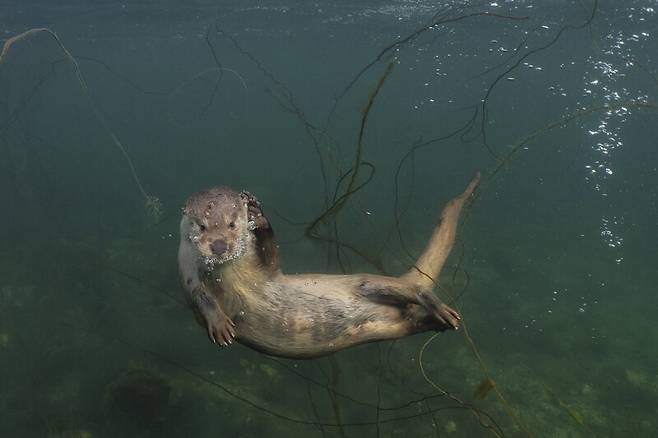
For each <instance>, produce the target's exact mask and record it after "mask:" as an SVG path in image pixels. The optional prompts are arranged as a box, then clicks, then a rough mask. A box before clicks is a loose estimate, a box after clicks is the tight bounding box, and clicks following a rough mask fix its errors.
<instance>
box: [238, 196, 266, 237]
mask: <svg viewBox="0 0 658 438" xmlns="http://www.w3.org/2000/svg"><path fill="white" fill-rule="evenodd" d="M240 197H241V198H242V199H243V200H244V201H246V203H247V215H248V220H249V222H253V224H254V229H267V228H271V227H270V222H269V221H268V220H267V218H266V217H265V216H264V215H263V209H262V208H261V205H260V201H259V200H258V198H256V197H255V196H254V195H252V194H251V193H249V192H248V191H246V190H243V191H242V192H241V193H240Z"/></svg>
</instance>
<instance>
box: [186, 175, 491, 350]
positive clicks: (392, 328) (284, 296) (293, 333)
mask: <svg viewBox="0 0 658 438" xmlns="http://www.w3.org/2000/svg"><path fill="white" fill-rule="evenodd" d="M478 182H479V174H478V175H476V177H475V178H473V180H472V181H471V183H470V184H469V185H468V187H467V188H466V190H465V191H464V193H462V194H461V195H460V196H458V197H456V198H454V199H453V200H452V201H450V202H449V203H448V204H447V205H446V207H445V208H444V209H443V211H442V214H441V222H440V223H439V225H437V227H436V229H435V230H434V233H433V235H432V237H431V239H430V241H429V243H428V245H427V247H426V249H425V251H424V252H423V254H422V255H421V256H420V258H419V259H418V261H417V263H416V265H415V266H414V267H413V268H412V269H411V270H410V271H409V272H407V273H406V274H404V275H402V276H400V277H387V276H381V275H372V274H352V275H326V274H302V275H285V274H283V273H282V272H281V270H280V268H279V261H278V253H277V249H276V244H275V241H274V234H273V232H272V228H271V226H270V224H269V221H267V218H266V217H265V216H264V215H263V214H262V209H261V206H260V203H259V202H258V200H257V199H256V198H255V197H254V196H253V195H251V194H249V193H247V192H242V193H238V192H236V191H234V190H232V189H230V188H227V187H218V188H213V189H210V190H208V191H205V192H201V193H197V194H194V195H192V196H191V197H190V198H189V199H188V201H187V203H186V205H185V208H184V210H183V213H184V214H183V218H182V221H181V249H180V250H179V267H180V271H181V281H182V284H183V286H184V287H186V278H184V277H185V275H189V273H190V272H194V269H197V272H198V274H199V281H200V282H201V286H199V287H197V288H196V289H194V291H191V290H190V289H191V288H190V287H189V285H188V286H187V287H186V289H188V292H190V296H193V297H194V299H191V300H190V301H191V302H192V304H193V307H194V308H195V312H196V314H197V319H198V320H199V321H200V322H201V323H202V324H204V325H206V326H207V328H208V332H209V335H210V336H211V339H212V340H213V341H215V342H218V343H220V344H225V343H230V342H231V340H232V339H233V338H235V339H236V340H237V341H239V342H240V343H243V344H245V345H247V346H249V347H251V348H254V349H256V350H258V351H261V352H264V353H267V354H270V355H274V356H280V357H288V358H298V359H299V358H313V357H319V356H323V355H327V354H330V353H332V352H335V351H338V350H341V349H344V348H347V347H350V346H354V345H358V344H363V343H366V342H373V341H379V340H385V339H397V338H401V337H404V336H407V335H411V334H414V333H419V332H424V331H428V330H446V329H454V328H457V326H458V323H459V315H458V314H457V312H455V311H454V310H452V309H450V308H449V307H448V306H446V305H445V304H443V303H442V302H441V301H440V300H439V299H438V297H437V296H436V295H435V294H434V292H433V288H434V286H435V283H434V281H435V279H436V278H437V277H438V274H439V272H440V271H441V268H442V266H443V264H444V263H445V260H446V258H447V256H448V254H449V253H450V250H451V249H452V246H453V244H454V239H455V233H456V228H457V223H458V218H459V213H460V211H461V208H462V205H463V203H464V202H465V201H466V200H467V199H468V198H469V196H470V195H471V194H472V193H473V190H474V189H475V187H476V186H477V184H478ZM231 223H233V224H234V226H233V228H231V227H229V226H228V224H231ZM200 224H202V225H200ZM200 226H201V227H202V228H203V231H201V229H200ZM217 240H220V241H222V242H224V241H226V243H227V245H226V251H225V252H223V253H222V254H221V256H219V257H218V256H217V255H216V254H214V253H213V252H212V249H211V247H212V242H214V241H217ZM220 248H222V249H223V248H224V246H220ZM188 253H189V254H188ZM192 253H193V254H194V263H195V264H194V268H192V267H190V266H187V265H189V264H190V263H193V262H192V261H191V258H192V257H190V254H192ZM180 254H182V256H181V255H180ZM190 276H191V275H190ZM188 283H189V282H188ZM199 289H200V290H202V292H203V293H206V294H208V297H207V298H203V296H202V298H201V299H200V298H199V295H198V290H199ZM195 294H196V295H195ZM208 302H210V303H211V304H209V305H207V303H208ZM222 314H223V315H225V316H226V319H224V318H223V317H222ZM217 315H219V317H217V318H215V316H217ZM227 321H228V322H227ZM229 322H230V323H231V324H229ZM227 333H228V334H227ZM218 334H219V335H218ZM221 334H223V336H224V337H222V335H221Z"/></svg>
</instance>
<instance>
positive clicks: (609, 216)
mask: <svg viewBox="0 0 658 438" xmlns="http://www.w3.org/2000/svg"><path fill="white" fill-rule="evenodd" d="M656 8H658V5H656V2H655V1H650V0H629V1H624V2H619V1H612V0H606V1H598V2H596V1H594V2H593V1H590V0H587V1H562V0H551V1H522V0H501V1H498V2H491V1H488V2H431V1H411V0H400V1H394V0H387V1H374V0H368V1H359V2H356V1H351V2H348V1H343V0H341V1H331V2H313V1H279V2H277V1H273V2H250V1H219V2H210V1H186V2H181V1H172V0H168V1H157V2H155V1H134V2H116V1H102V0H95V1H72V0H69V1H61V2H45V1H13V0H2V1H1V2H0V17H2V20H1V23H0V37H1V38H2V39H4V40H5V42H8V43H6V45H5V47H6V48H7V50H6V51H5V53H4V54H3V58H2V60H1V61H0V148H1V149H0V166H1V168H2V171H1V172H0V202H1V204H2V205H3V210H2V211H3V214H2V215H0V224H1V226H0V237H1V240H0V241H1V242H2V243H1V245H0V258H1V263H0V274H1V277H0V278H1V280H0V288H1V289H0V363H1V364H2V379H1V380H0V382H2V383H1V384H2V386H1V391H0V418H1V420H0V435H1V436H15V437H18V436H21V437H23V436H24V437H28V436H35V437H115V436H136V437H152V436H158V437H179V436H194V437H210V436H213V437H216V436H244V437H249V436H258V435H260V436H273V437H275V436H276V437H278V436H281V437H284V436H285V437H289V436H318V437H334V436H335V437H350V436H352V437H353V436H373V437H375V436H391V437H401V436H414V437H415V436H419V437H420V436H427V437H446V436H450V437H474V436H536V437H539V436H542V437H543V436H547V437H578V436H600V437H613V436H614V437H616V436H646V437H651V436H655V435H656V432H655V431H656V430H657V429H658V422H657V420H656V414H658V370H657V368H656V363H658V360H657V359H658V347H657V340H658V324H657V323H656V315H657V311H656V309H657V308H658V299H657V298H656V293H655V292H656V288H655V284H656V282H657V281H658V268H657V267H658V227H656V224H657V223H658V208H657V196H658V187H657V183H658V170H657V166H658V164H657V163H658V153H657V152H656V140H655V139H656V134H658V125H657V124H656V120H657V118H656V117H657V115H658V114H657V113H656V107H655V106H654V105H655V103H656V100H657V91H658V65H657V64H656V63H657V62H658V60H657V59H656V58H655V53H658V52H657V50H658V45H657V43H656V38H655V34H656V32H657V31H658V29H657V27H658V20H657V19H656V11H655V9H656ZM43 27H46V28H49V29H51V30H52V31H53V32H55V33H56V35H57V36H58V37H59V39H60V41H61V43H62V44H63V46H64V47H66V49H68V50H69V51H70V53H71V55H72V56H73V59H75V61H76V62H77V63H78V65H79V69H80V70H79V71H80V73H81V75H82V78H83V80H84V81H85V83H86V85H87V86H88V93H89V94H85V89H84V88H83V87H81V83H80V81H79V80H78V79H77V76H76V69H75V66H74V64H73V63H72V62H71V59H69V58H67V57H66V55H65V53H64V52H63V50H62V47H60V46H58V44H57V42H56V40H55V39H54V38H53V37H52V35H51V34H47V33H45V32H39V33H35V34H30V35H29V36H27V37H25V38H22V39H19V40H11V38H12V37H13V36H15V35H18V34H20V33H22V32H24V31H26V30H28V29H30V28H43ZM389 64H392V70H391V72H390V74H389V76H388V77H387V78H386V81H385V83H384V84H383V86H382V87H381V89H379V93H378V94H377V96H376V99H375V100H374V103H373V106H372V109H371V110H370V111H369V112H368V113H367V114H368V118H367V124H366V128H365V130H364V138H363V142H362V147H363V157H362V158H363V160H364V161H365V162H367V163H369V164H365V165H364V164H362V165H361V166H360V167H359V176H358V181H359V183H361V182H366V181H368V182H367V184H365V185H364V186H363V188H362V189H361V190H359V191H358V192H357V193H356V194H354V195H353V196H351V197H349V200H348V203H347V204H346V207H345V208H344V209H343V210H342V211H341V212H340V213H339V214H338V215H337V216H335V217H332V218H331V220H330V221H329V222H327V223H326V224H323V226H322V227H320V228H319V232H320V233H321V234H322V235H324V236H329V237H332V238H338V240H340V241H341V242H344V243H346V244H349V245H350V247H353V248H355V249H357V250H358V254H357V253H356V252H354V251H350V250H349V249H347V247H341V248H342V249H341V250H339V251H338V252H337V251H336V250H335V247H334V246H332V245H327V244H326V243H323V242H321V241H317V240H309V239H308V238H305V237H304V231H305V227H306V226H308V224H309V223H310V222H311V221H312V220H313V219H315V218H317V217H318V216H319V215H321V214H322V212H323V211H324V209H325V208H326V206H327V205H328V203H329V202H330V201H331V199H332V197H333V196H334V193H338V194H339V195H340V194H341V193H342V190H344V189H345V184H344V183H343V184H340V182H341V180H340V177H341V175H345V174H346V172H349V171H350V169H352V167H353V165H354V163H355V154H356V150H357V144H358V141H357V138H358V133H359V126H360V124H361V121H362V119H363V116H364V108H365V107H366V104H367V102H368V99H369V96H371V95H372V93H373V91H374V90H375V87H376V85H377V83H378V80H379V79H380V78H382V75H383V74H384V72H385V70H386V68H387V66H388V65H389ZM366 66H369V67H368V68H367V69H366V70H363V69H364V68H365V67H366ZM361 71H363V74H361V75H358V76H357V74H358V73H359V72H361ZM355 78H358V80H356V81H355V82H352V81H353V80H354V79H355ZM351 83H352V85H351V86H349V87H348V85H349V84H351ZM89 98H90V99H89ZM94 108H96V109H94ZM96 111H97V112H96ZM103 120H104V121H105V122H104V121H103ZM104 123H106V124H104ZM111 133H112V134H113V135H116V137H117V139H118V141H119V142H120V145H121V146H122V147H123V148H125V151H126V153H127V154H128V156H129V157H130V159H131V160H132V163H133V164H134V167H135V170H136V173H137V175H138V177H139V181H140V183H141V184H142V185H143V189H144V191H145V194H147V195H148V196H154V197H157V199H158V200H159V201H160V202H161V206H162V208H161V211H160V213H161V214H160V215H159V217H158V218H154V216H153V215H152V214H150V213H152V210H149V209H147V208H146V207H145V205H144V203H145V198H144V196H143V194H142V193H141V192H140V190H139V188H138V187H137V185H136V184H135V179H134V178H133V176H132V174H131V169H130V166H129V165H128V162H127V160H126V157H125V156H124V155H123V154H122V152H121V151H120V149H119V148H118V147H117V143H115V142H114V141H113V139H112V137H111ZM373 169H374V170H375V171H374V174H373V176H372V178H371V179H369V176H370V174H371V173H372V171H373ZM476 170H481V171H482V172H483V177H484V180H483V183H482V185H481V188H480V192H479V195H478V197H477V199H476V200H475V202H473V203H472V204H471V206H470V207H469V208H468V210H467V212H466V214H465V217H464V222H463V226H462V227H461V228H460V231H459V236H460V241H459V243H458V245H457V246H456V248H455V250H454V253H453V256H452V257H451V259H450V260H449V262H448V264H447V265H446V268H445V269H444V272H443V274H442V276H441V278H440V283H441V285H442V291H441V293H442V294H443V295H444V299H446V300H449V301H451V302H453V301H452V299H455V301H454V305H455V306H457V307H458V308H459V309H460V310H461V311H462V313H463V315H464V319H465V322H466V327H467V328H468V330H467V333H468V335H470V341H469V339H468V338H467V337H466V336H465V333H464V330H462V331H461V332H457V333H443V334H441V335H439V336H437V337H436V338H435V339H433V340H432V341H431V342H430V343H429V344H428V345H427V346H426V348H425V349H424V351H423V355H422V364H423V369H424V372H425V374H426V376H427V378H428V379H429V380H430V381H431V382H433V384H434V385H432V384H431V383H430V382H429V381H428V380H427V379H425V378H424V377H423V373H422V372H421V368H420V366H419V359H420V357H419V354H420V351H421V348H422V346H423V345H424V344H425V342H426V341H428V339H429V338H430V337H431V334H423V335H417V336H414V337H411V338H406V339H402V340H399V341H396V342H385V343H379V344H371V345H365V346H360V347H356V348H354V349H351V350H348V351H344V352H341V353H339V354H337V355H335V356H334V357H332V358H329V359H318V360H312V361H282V360H278V359H272V358H268V357H266V356H263V355H260V354H257V353H255V352H253V351H251V350H249V349H247V348H245V347H242V346H240V345H233V346H231V347H230V348H228V349H223V350H218V349H217V348H215V347H214V346H213V345H212V344H210V343H209V342H208V341H207V339H206V337H205V334H204V332H203V330H202V329H201V328H200V327H199V326H197V325H196V323H195V322H194V318H193V316H192V314H191V312H190V311H189V309H187V308H186V307H185V305H184V302H183V294H182V291H181V290H180V289H179V286H178V280H177V274H176V269H177V268H176V250H177V241H178V230H177V224H178V218H179V211H180V210H179V208H180V206H181V205H182V203H183V202H184V200H185V198H186V197H187V196H188V195H189V194H190V193H192V192H194V191H197V190H200V189H203V188H206V187H209V186H212V185H219V184H224V185H230V186H233V187H235V188H238V189H248V190H250V191H251V192H252V193H254V194H256V195H257V196H258V197H259V198H260V200H261V201H262V202H263V204H264V207H265V211H266V212H267V213H268V215H269V217H270V219H271V221H272V222H273V224H274V228H275V231H276V233H277V238H278V240H279V242H280V248H281V253H282V257H283V267H284V270H286V271H287V272H305V271H323V272H325V271H326V272H341V271H346V272H359V271H367V272H378V271H383V272H386V273H389V274H399V273H402V272H404V271H405V270H406V269H408V267H409V266H410V265H411V263H412V257H413V256H415V255H416V254H418V252H419V251H420V250H421V249H422V247H423V245H424V243H425V241H426V239H427V238H428V236H429V233H430V232H431V230H432V227H433V226H434V224H435V223H436V220H437V218H438V213H439V211H440V208H441V207H442V205H443V203H445V202H446V201H447V200H448V199H450V198H451V197H452V196H454V195H455V194H457V193H459V192H460V191H461V190H462V189H463V187H464V186H465V184H466V183H467V181H468V180H469V178H470V177H471V176H472V175H473V174H474V173H475V171H476ZM396 218H398V220H396ZM156 219H157V220H156ZM398 221H399V227H396V222H398ZM325 225H326V226H325ZM398 231H399V233H398ZM359 254H361V255H359ZM471 342H472V343H471ZM478 357H479V358H478ZM481 382H484V384H482V385H481ZM487 382H488V384H487ZM492 383H494V385H495V388H496V389H497V390H498V391H499V392H498V393H496V392H495V391H491V390H490V389H491V386H492V385H491V384H492ZM479 385H480V386H479ZM478 387H479V388H480V390H479V391H478Z"/></svg>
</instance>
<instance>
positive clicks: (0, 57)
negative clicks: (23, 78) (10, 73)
mask: <svg viewBox="0 0 658 438" xmlns="http://www.w3.org/2000/svg"><path fill="white" fill-rule="evenodd" d="M39 33H46V34H48V35H50V36H51V37H52V38H53V39H54V40H55V42H56V43H57V45H58V46H59V48H60V50H61V51H62V52H63V53H64V55H65V57H66V59H67V60H68V61H69V62H70V63H71V65H72V66H73V70H74V72H75V76H76V79H77V81H78V84H79V85H80V89H81V90H82V93H83V94H84V96H85V98H86V99H87V102H88V103H89V106H90V107H91V109H92V111H93V112H94V115H95V116H96V118H97V119H98V121H99V122H100V123H101V125H103V128H104V129H105V131H106V132H107V134H108V135H109V136H110V138H111V139H112V142H113V143H114V145H115V146H116V147H117V149H119V151H120V152H121V155H123V157H124V159H125V160H126V163H127V164H128V168H129V169H130V173H131V175H132V178H133V180H134V182H135V184H136V185H137V188H138V189H139V191H140V193H141V195H142V197H143V198H144V201H145V203H146V205H147V207H152V208H156V207H157V208H159V200H158V199H157V198H156V197H153V196H150V195H149V194H148V193H146V190H144V187H143V186H142V183H141V181H140V180H139V176H138V175H137V171H136V170H135V166H134V164H133V161H132V159H131V158H130V156H129V155H128V152H127V151H126V149H125V147H124V146H123V144H122V143H121V141H120V140H119V138H118V137H117V135H116V134H115V133H114V131H113V130H112V128H111V127H110V124H109V122H108V121H107V119H106V118H105V116H104V115H103V113H102V112H101V111H100V109H99V108H98V106H97V105H96V104H95V102H94V99H93V98H92V96H91V92H90V90H89V86H88V85H87V81H86V80H85V78H84V76H83V75H82V72H81V70H80V66H79V65H78V62H77V61H76V60H75V58H74V57H73V55H71V52H69V50H68V49H67V48H66V46H64V44H63V43H62V41H61V40H60V38H59V36H57V34H56V33H55V32H53V31H52V30H51V29H49V28H47V27H40V28H33V29H28V30H26V31H25V32H23V33H20V34H18V35H14V36H13V37H11V38H9V39H7V40H6V41H5V44H4V46H3V47H2V52H1V53H0V66H1V65H2V63H3V62H4V61H5V59H6V57H7V55H8V54H9V51H10V49H11V48H12V46H13V45H14V44H15V43H16V42H18V41H20V40H23V39H26V38H28V37H31V36H33V35H36V34H39ZM158 214H159V213H158Z"/></svg>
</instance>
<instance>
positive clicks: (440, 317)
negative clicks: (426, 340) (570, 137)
mask: <svg viewBox="0 0 658 438" xmlns="http://www.w3.org/2000/svg"><path fill="white" fill-rule="evenodd" d="M418 298H419V301H420V303H421V305H422V306H423V307H425V308H426V309H427V311H428V312H429V314H430V315H432V316H433V317H434V319H435V320H436V322H437V323H438V327H437V329H438V330H440V331H443V330H448V329H451V330H457V329H458V328H459V321H460V320H461V317H460V316H459V313H457V311H456V310H454V309H452V308H451V307H449V306H447V305H446V304H444V303H442V302H441V300H439V298H438V297H437V296H436V295H434V294H433V293H432V292H429V293H428V292H420V293H419V294H418Z"/></svg>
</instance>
